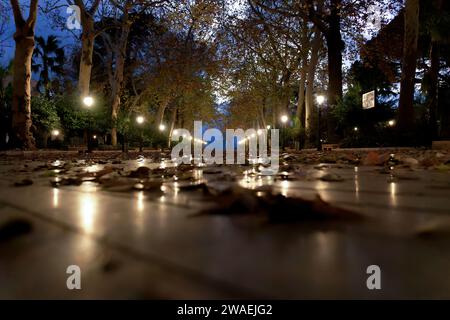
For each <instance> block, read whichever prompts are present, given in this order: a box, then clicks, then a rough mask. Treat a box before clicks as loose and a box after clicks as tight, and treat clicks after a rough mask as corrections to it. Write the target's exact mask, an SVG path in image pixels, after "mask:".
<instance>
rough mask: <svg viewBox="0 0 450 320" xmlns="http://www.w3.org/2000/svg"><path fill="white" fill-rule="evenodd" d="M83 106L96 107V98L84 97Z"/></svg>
mask: <svg viewBox="0 0 450 320" xmlns="http://www.w3.org/2000/svg"><path fill="white" fill-rule="evenodd" d="M83 104H84V105H85V106H86V107H88V108H90V107H92V106H93V105H94V98H92V97H89V96H88V97H84V98H83Z"/></svg>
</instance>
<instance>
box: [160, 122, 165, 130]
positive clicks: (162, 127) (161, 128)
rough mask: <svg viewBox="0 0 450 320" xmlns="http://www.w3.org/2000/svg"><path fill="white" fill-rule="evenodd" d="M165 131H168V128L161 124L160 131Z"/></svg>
mask: <svg viewBox="0 0 450 320" xmlns="http://www.w3.org/2000/svg"><path fill="white" fill-rule="evenodd" d="M164 130H166V126H165V125H164V124H162V123H161V124H160V125H159V131H164Z"/></svg>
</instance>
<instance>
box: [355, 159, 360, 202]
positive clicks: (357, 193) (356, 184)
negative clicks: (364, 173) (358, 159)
mask: <svg viewBox="0 0 450 320" xmlns="http://www.w3.org/2000/svg"><path fill="white" fill-rule="evenodd" d="M355 195H356V200H357V201H359V175H358V167H355Z"/></svg>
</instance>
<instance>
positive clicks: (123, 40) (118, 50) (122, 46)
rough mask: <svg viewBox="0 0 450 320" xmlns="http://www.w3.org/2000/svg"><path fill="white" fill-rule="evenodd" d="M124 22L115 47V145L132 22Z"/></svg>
mask: <svg viewBox="0 0 450 320" xmlns="http://www.w3.org/2000/svg"><path fill="white" fill-rule="evenodd" d="M125 19H126V20H124V22H123V24H122V29H121V31H122V33H121V35H120V40H119V43H118V44H117V45H116V47H115V50H114V51H115V53H114V55H115V59H116V60H115V70H114V80H113V85H112V86H111V87H112V90H111V97H112V103H111V121H112V127H111V144H112V145H113V146H116V145H117V118H118V115H119V109H120V96H121V94H122V88H123V73H124V68H125V55H126V49H127V42H128V34H129V33H130V28H131V23H130V22H129V21H128V18H125Z"/></svg>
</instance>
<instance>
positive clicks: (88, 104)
mask: <svg viewBox="0 0 450 320" xmlns="http://www.w3.org/2000/svg"><path fill="white" fill-rule="evenodd" d="M83 104H84V106H85V107H86V108H87V110H89V109H90V108H91V107H92V106H93V105H94V98H92V97H90V96H86V97H84V98H83ZM91 128H92V119H91V114H90V112H89V111H88V130H87V131H88V132H87V133H86V139H87V141H86V142H87V148H88V152H91V151H92V143H91Z"/></svg>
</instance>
